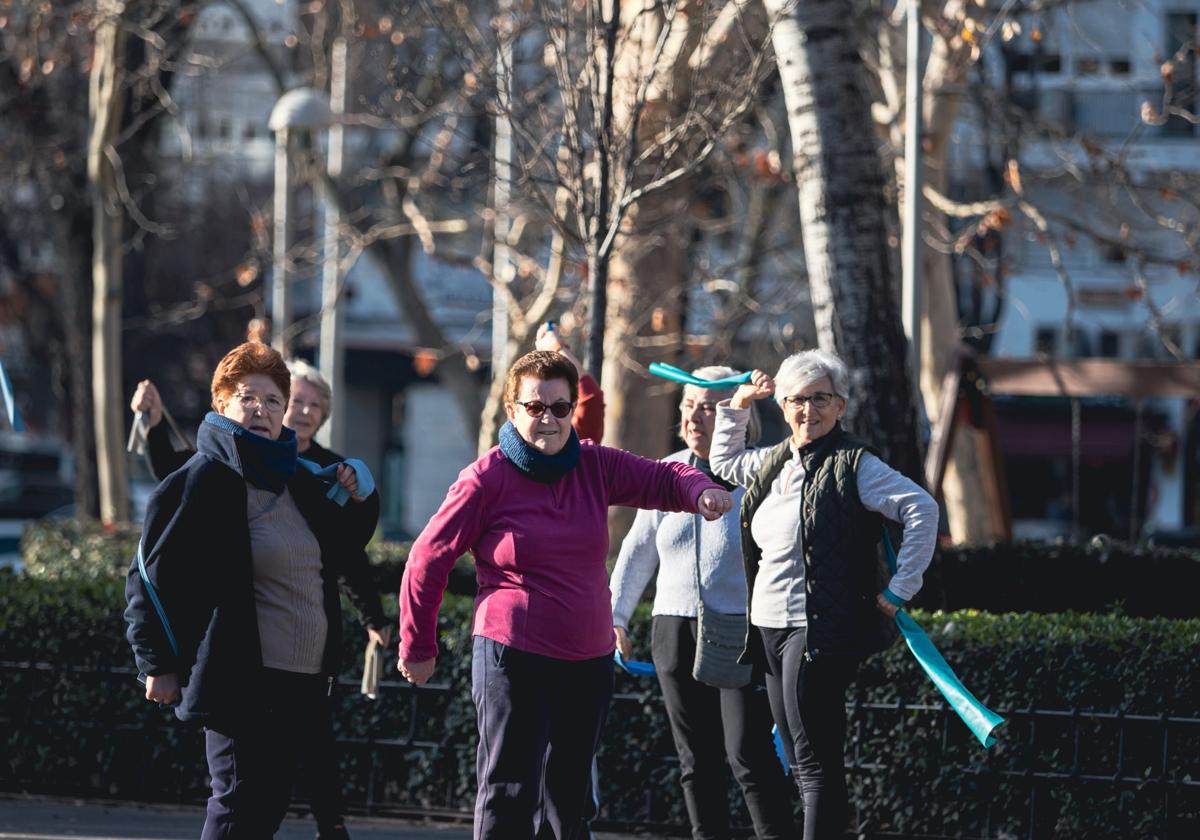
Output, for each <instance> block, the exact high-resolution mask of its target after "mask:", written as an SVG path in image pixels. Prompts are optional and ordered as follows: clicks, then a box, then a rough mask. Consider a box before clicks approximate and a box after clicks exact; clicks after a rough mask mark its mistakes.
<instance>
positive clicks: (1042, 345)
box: [1033, 327, 1058, 356]
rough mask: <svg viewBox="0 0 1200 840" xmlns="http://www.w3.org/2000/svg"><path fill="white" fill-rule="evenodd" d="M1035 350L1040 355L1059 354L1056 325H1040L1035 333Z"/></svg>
mask: <svg viewBox="0 0 1200 840" xmlns="http://www.w3.org/2000/svg"><path fill="white" fill-rule="evenodd" d="M1033 350H1034V352H1035V353H1037V354H1038V355H1039V356H1057V355H1058V330H1057V329H1055V328H1054V327H1038V330H1037V332H1036V333H1035V334H1034V339H1033Z"/></svg>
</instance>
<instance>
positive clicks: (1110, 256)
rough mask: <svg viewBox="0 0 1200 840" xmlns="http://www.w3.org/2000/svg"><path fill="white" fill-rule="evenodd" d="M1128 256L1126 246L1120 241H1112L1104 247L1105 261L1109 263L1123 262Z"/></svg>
mask: <svg viewBox="0 0 1200 840" xmlns="http://www.w3.org/2000/svg"><path fill="white" fill-rule="evenodd" d="M1127 256H1128V254H1127V252H1126V251H1125V246H1124V245H1122V244H1121V243H1119V242H1111V243H1109V244H1108V245H1106V246H1105V248H1104V261H1105V262H1109V263H1123V262H1125V259H1126V257H1127Z"/></svg>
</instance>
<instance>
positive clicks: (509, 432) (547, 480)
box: [500, 420, 579, 484]
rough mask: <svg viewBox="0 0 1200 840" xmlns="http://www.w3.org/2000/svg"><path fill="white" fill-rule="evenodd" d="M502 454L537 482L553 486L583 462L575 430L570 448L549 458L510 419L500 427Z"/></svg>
mask: <svg viewBox="0 0 1200 840" xmlns="http://www.w3.org/2000/svg"><path fill="white" fill-rule="evenodd" d="M500 451H501V452H502V453H504V457H505V458H507V459H508V460H509V462H511V463H512V465H513V466H514V467H516V468H517V469H518V470H520V471H521V472H523V473H524V474H525V475H527V476H529V477H530V478H532V479H533V480H534V481H540V482H541V483H542V484H553V483H554V482H556V481H558V480H559V479H560V478H562V477H563V476H564V475H566V474H567V473H568V472H570V471H571V470H572V469H573V468H574V466H575V465H576V464H578V463H579V436H578V435H576V434H575V430H574V429H571V437H570V438H569V439H568V440H567V443H566V445H565V446H564V447H563V448H562V449H561V450H559V451H558V452H556V453H555V454H553V455H545V454H543V453H541V452H538V451H537V450H536V449H534V448H533V447H532V446H530V445H529V444H528V443H526V441H525V438H523V437H521V434H520V432H518V431H517V429H516V427H515V426H513V424H512V421H511V420H510V421H509V422H507V423H505V424H504V425H503V426H502V427H501V428H500Z"/></svg>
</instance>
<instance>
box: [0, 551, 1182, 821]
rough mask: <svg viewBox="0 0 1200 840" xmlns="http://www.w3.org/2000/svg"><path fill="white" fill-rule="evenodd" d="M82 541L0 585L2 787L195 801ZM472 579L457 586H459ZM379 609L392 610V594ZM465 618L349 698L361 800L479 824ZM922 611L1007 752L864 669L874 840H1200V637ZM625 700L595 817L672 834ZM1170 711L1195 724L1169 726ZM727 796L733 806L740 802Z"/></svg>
mask: <svg viewBox="0 0 1200 840" xmlns="http://www.w3.org/2000/svg"><path fill="white" fill-rule="evenodd" d="M72 538H73V535H71V534H68V535H67V536H61V535H54V536H52V535H48V534H43V533H38V534H37V535H36V536H33V537H31V538H30V539H27V541H26V548H27V551H29V552H32V554H33V555H34V556H33V557H32V558H31V559H32V561H33V562H30V561H29V560H27V569H28V572H26V573H23V574H20V575H17V574H13V573H11V572H0V662H2V663H3V669H4V674H3V677H2V682H0V745H2V748H0V789H6V790H27V791H34V792H47V793H56V794H75V795H107V796H117V797H126V798H139V799H158V800H193V801H196V800H201V799H203V798H204V796H205V795H206V787H205V785H206V779H205V773H204V760H203V748H202V742H201V739H200V733H199V732H198V731H197V730H196V729H195V728H192V727H189V726H185V725H182V724H179V723H178V722H177V721H175V720H174V718H173V717H172V716H171V715H170V714H169V713H168V712H165V711H163V710H160V709H158V708H157V707H155V706H153V705H151V704H148V703H146V702H145V701H144V700H143V699H141V695H140V687H139V686H138V685H137V684H136V683H135V682H134V674H133V672H132V657H131V655H130V653H129V651H128V648H127V646H126V644H125V641H124V624H123V621H122V618H121V610H122V608H123V595H122V577H123V573H124V569H125V568H126V566H127V563H128V558H129V553H130V552H131V550H132V538H131V535H128V534H124V535H115V536H114V535H109V536H97V535H95V534H91V533H83V532H80V534H79V535H78V541H77V542H72ZM75 547H79V548H80V551H79V555H78V556H76V554H75V553H74V548H75ZM375 551H376V552H377V554H376V557H377V559H379V560H380V562H379V567H380V577H381V580H393V579H394V580H396V581H398V572H399V569H400V568H401V565H402V560H403V557H402V554H401V550H400V549H397V550H395V551H394V553H392V554H388V553H387V552H388V551H391V550H390V549H375ZM51 553H52V554H54V555H56V556H57V558H58V560H59V561H61V562H60V563H59V567H58V568H56V567H55V562H54V558H52V557H49V556H48V554H51ZM26 556H27V558H30V554H29V553H27V555H26ZM64 565H65V566H67V570H64V569H63V568H61V567H62V566H64ZM71 569H74V571H70V570H71ZM469 572H470V568H469V566H464V567H462V568H461V569H460V570H459V572H458V573H457V574H458V575H459V583H458V584H457V586H458V587H459V588H462V587H465V585H466V583H467V582H468V576H469ZM1168 589H1169V587H1167V586H1165V585H1164V587H1163V591H1164V594H1166V592H1167V590H1168ZM1195 591H1196V590H1195V589H1192V590H1190V592H1189V593H1188V594H1190V595H1192V597H1194V593H1195ZM385 606H386V607H387V608H388V609H389V610H391V611H392V612H393V613H394V610H395V606H394V602H393V601H392V600H391V599H390V598H389V599H386V601H385ZM471 610H472V604H471V600H470V598H469V597H464V596H459V595H454V594H450V595H448V596H447V597H446V600H445V603H444V605H443V608H442V612H441V617H440V630H441V648H442V653H441V655H440V657H439V661H438V670H437V673H436V675H435V680H434V682H435V683H437V684H438V685H442V686H444V689H443V690H438V689H418V690H413V689H411V688H409V687H407V686H404V685H402V684H400V683H399V682H398V681H392V680H391V677H390V675H391V674H392V673H394V672H392V671H391V670H390V668H391V666H392V665H393V664H394V660H391V659H389V662H388V666H389V671H388V672H387V675H386V676H385V679H388V680H389V684H388V685H387V686H386V687H385V691H384V692H383V694H382V696H381V698H380V699H379V700H378V701H375V702H371V701H368V700H365V699H363V698H361V697H360V696H359V695H358V694H357V691H356V690H354V689H352V688H348V689H344V690H342V691H341V692H339V694H338V704H339V709H338V712H337V726H338V733H339V737H340V738H341V739H342V741H343V745H344V747H343V754H342V765H343V766H342V770H343V777H344V780H345V783H346V785H347V795H348V798H349V799H350V801H352V802H355V803H358V804H359V805H360V806H361V805H363V804H365V803H372V804H373V805H374V806H375V807H383V808H393V809H433V810H442V809H451V810H456V811H460V812H466V811H468V810H469V808H470V805H471V801H472V798H473V787H474V744H475V714H474V708H473V706H472V704H471V700H470V653H469V652H470V625H469V622H470V615H471ZM346 615H347V618H346V621H347V627H346V650H345V657H344V660H345V661H346V662H347V668H346V670H345V672H344V678H345V679H346V680H347V681H354V682H356V681H357V679H358V676H359V673H360V672H359V670H358V668H359V667H360V663H361V649H362V645H363V642H364V641H365V638H364V634H363V632H362V630H361V628H360V627H358V626H357V625H356V624H355V621H354V616H353V613H352V610H350V609H349V608H347V610H346ZM914 616H915V617H916V618H917V620H918V621H919V622H920V623H921V624H922V626H923V627H925V628H926V630H927V632H928V633H929V634H930V636H931V637H932V638H933V640H934V641H935V643H936V644H937V646H938V647H939V649H940V650H941V651H942V653H943V654H944V655H945V657H946V659H947V660H948V661H949V662H950V664H951V665H952V666H953V667H954V668H955V669H956V671H957V672H958V674H959V675H960V676H961V677H962V679H963V681H964V682H965V683H966V685H967V686H968V687H969V688H970V689H971V690H972V691H973V692H974V693H975V694H976V695H977V696H978V697H979V698H980V699H981V700H983V701H984V702H985V703H987V704H988V705H989V706H991V707H992V708H994V709H996V710H998V711H1000V712H1001V713H1003V714H1006V716H1008V718H1009V721H1008V723H1006V724H1005V725H1004V726H1003V727H1002V728H1001V730H1000V732H999V743H998V744H997V745H996V746H995V747H993V748H992V749H991V750H983V749H982V748H981V747H980V746H979V745H978V744H977V743H976V742H975V741H974V739H973V738H972V737H971V736H970V735H969V733H968V732H967V730H966V728H965V726H963V725H962V724H961V722H960V721H958V720H957V719H956V718H954V717H953V716H952V715H950V714H948V713H946V712H945V711H943V710H941V704H940V698H939V697H938V695H937V692H936V689H934V687H933V685H932V684H931V683H930V682H929V681H928V679H927V678H926V677H925V676H924V675H923V674H922V673H921V671H920V669H919V668H918V666H917V665H916V663H915V661H914V660H913V658H912V657H911V655H910V654H909V653H908V651H907V649H906V648H904V646H903V644H902V643H900V644H897V645H896V646H895V647H893V648H892V649H890V650H888V651H886V652H884V653H883V654H880V655H878V656H875V657H873V658H871V659H870V660H868V661H867V662H866V663H865V664H864V665H863V667H862V669H861V671H860V673H859V676H858V679H857V680H856V682H855V684H854V686H853V687H852V689H851V691H850V693H849V695H848V702H850V703H851V710H850V718H849V720H850V727H849V732H850V737H849V739H848V744H847V756H846V758H847V766H848V768H849V771H848V772H849V778H850V782H851V789H852V796H853V798H854V801H855V804H856V806H857V810H858V813H857V819H858V821H859V823H858V824H859V828H860V831H861V832H862V833H863V834H864V835H867V836H870V835H873V834H877V835H880V836H914V837H919V836H967V837H979V836H992V837H1009V836H1012V837H1025V836H1034V837H1056V838H1074V837H1079V838H1090V837H1139V838H1153V837H1163V838H1166V837H1181V838H1182V837H1188V838H1191V837H1195V836H1200V785H1198V784H1197V783H1198V782H1200V669H1198V668H1197V667H1196V661H1197V654H1198V653H1200V620H1196V619H1182V620H1180V619H1168V618H1161V617H1156V618H1144V617H1135V616H1130V615H1124V614H1080V613H1061V614H1060V613H1031V614H1013V613H1002V614H990V613H982V612H977V611H974V610H961V611H958V612H954V613H929V612H920V611H917V612H915V613H914ZM631 629H632V635H633V639H634V644H635V646H636V650H637V651H638V654H639V658H648V656H649V614H648V608H647V606H646V605H642V607H641V608H640V609H639V611H638V613H637V615H636V616H635V621H634V623H633V627H632V628H631ZM25 663H44V664H45V667H37V668H34V667H29V666H28V665H27V664H25ZM121 669H124V670H123V671H122V670H121ZM617 692H618V699H617V701H616V702H615V703H614V706H613V710H612V714H611V715H610V718H609V724H608V727H607V731H606V734H605V739H604V744H603V747H602V750H601V755H600V772H601V785H600V793H601V800H602V803H603V806H602V814H601V816H602V818H603V819H607V820H609V821H615V822H620V823H625V824H640V825H645V826H668V825H670V826H676V827H678V826H681V825H682V824H683V823H684V822H685V819H686V818H685V815H684V811H683V804H682V797H681V795H680V794H679V789H678V768H677V764H676V762H675V761H674V760H673V750H672V745H671V739H670V733H669V730H668V728H667V722H666V717H665V714H664V713H663V710H662V704H661V701H660V699H659V696H658V688H657V684H656V683H655V682H654V681H653V680H645V679H636V678H632V677H628V676H626V675H623V674H619V675H618V678H617ZM927 707H932V708H927ZM1036 710H1050V711H1052V712H1058V713H1061V714H1053V715H1046V714H1041V713H1036V714H1035V711H1036ZM1097 712H1098V713H1102V715H1107V716H1100V717H1097V716H1095V714H1093V713H1097ZM1116 713H1120V714H1121V715H1123V716H1124V719H1123V720H1122V719H1118V718H1116V717H1114V715H1115V714H1116ZM1163 716H1169V717H1171V718H1173V719H1183V720H1174V721H1172V722H1171V723H1169V724H1167V723H1164V720H1163ZM1140 717H1145V718H1147V719H1145V720H1143V719H1139V718H1140ZM1189 720H1190V721H1191V722H1190V723H1189V722H1188V721H1189ZM1122 733H1123V734H1122ZM1164 735H1165V736H1166V737H1165V743H1164ZM1118 765H1119V766H1118ZM781 772H782V770H781ZM1118 777H1119V778H1118ZM730 798H731V802H734V803H735V804H736V802H737V796H736V791H734V790H733V789H731V791H730ZM739 807H740V806H739ZM742 816H743V824H744V814H743V815H742ZM1031 832H1032V835H1031Z"/></svg>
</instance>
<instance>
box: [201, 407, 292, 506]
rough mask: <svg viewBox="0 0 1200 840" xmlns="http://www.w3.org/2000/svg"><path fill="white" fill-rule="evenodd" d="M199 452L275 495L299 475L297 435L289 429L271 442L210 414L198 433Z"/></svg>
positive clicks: (219, 415)
mask: <svg viewBox="0 0 1200 840" xmlns="http://www.w3.org/2000/svg"><path fill="white" fill-rule="evenodd" d="M196 448H197V449H198V450H199V451H200V452H203V453H204V454H205V455H207V456H209V457H210V458H212V459H213V460H216V461H219V462H221V463H222V464H225V466H227V467H229V468H230V469H231V470H233V471H234V472H236V473H237V474H238V475H240V476H242V478H244V479H245V480H246V481H248V482H249V483H250V484H253V485H254V486H255V487H258V488H261V489H263V490H270V491H271V492H272V493H282V492H283V488H284V486H285V485H286V484H287V480H288V479H289V478H291V477H292V474H293V473H295V472H296V458H297V455H296V433H295V432H294V431H292V430H291V429H289V428H287V427H286V426H285V427H284V428H283V431H282V432H280V434H279V439H278V440H271V439H270V438H268V437H263V436H262V435H258V434H255V433H254V432H252V431H250V430H249V429H247V428H245V427H244V426H240V425H238V424H237V423H235V422H233V421H232V420H230V419H229V418H228V417H225V416H224V415H221V414H217V413H216V412H215V411H210V412H209V413H208V414H206V415H205V417H204V422H203V423H201V424H200V429H199V431H198V432H197V433H196Z"/></svg>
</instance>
